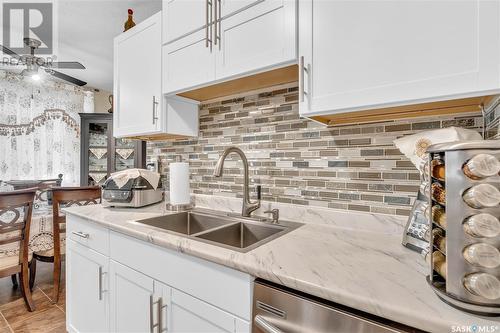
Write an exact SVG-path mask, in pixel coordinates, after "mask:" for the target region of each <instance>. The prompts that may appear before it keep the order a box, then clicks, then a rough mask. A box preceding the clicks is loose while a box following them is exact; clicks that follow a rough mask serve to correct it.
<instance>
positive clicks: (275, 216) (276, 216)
mask: <svg viewBox="0 0 500 333" xmlns="http://www.w3.org/2000/svg"><path fill="white" fill-rule="evenodd" d="M264 214H272V215H273V223H278V221H279V219H280V210H279V209H271V210H266V211H265V212H264Z"/></svg>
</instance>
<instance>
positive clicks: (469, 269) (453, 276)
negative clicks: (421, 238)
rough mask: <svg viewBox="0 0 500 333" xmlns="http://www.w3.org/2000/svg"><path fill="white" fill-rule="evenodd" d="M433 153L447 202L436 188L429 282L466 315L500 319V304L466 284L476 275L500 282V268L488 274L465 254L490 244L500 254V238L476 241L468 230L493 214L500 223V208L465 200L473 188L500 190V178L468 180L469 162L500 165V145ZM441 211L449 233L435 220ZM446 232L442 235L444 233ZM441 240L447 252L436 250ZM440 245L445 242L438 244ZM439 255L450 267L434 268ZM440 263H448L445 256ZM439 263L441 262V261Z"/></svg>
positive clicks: (442, 147)
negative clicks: (485, 158)
mask: <svg viewBox="0 0 500 333" xmlns="http://www.w3.org/2000/svg"><path fill="white" fill-rule="evenodd" d="M427 152H428V153H429V175H430V176H431V179H432V182H431V184H433V183H437V184H440V185H441V186H442V187H443V188H444V190H445V193H444V197H445V202H441V204H439V203H438V202H437V201H436V200H435V199H434V198H433V195H432V191H433V190H432V189H431V188H432V186H429V196H428V197H429V207H430V209H428V216H429V221H430V224H431V228H429V230H430V235H429V236H430V252H429V257H430V271H431V272H430V275H429V276H427V281H428V283H429V285H430V286H431V287H432V288H433V290H434V291H435V292H436V294H437V295H438V296H439V298H441V299H442V300H443V301H444V302H446V303H448V304H450V305H452V306H454V307H456V308H459V309H461V310H464V311H467V312H471V313H475V314H481V315H487V316H500V298H497V299H488V298H485V297H481V296H479V295H477V294H474V293H472V292H471V291H469V290H468V289H467V288H466V287H465V286H464V281H465V280H464V279H465V277H467V276H470V274H474V273H488V274H491V275H493V276H495V277H496V278H497V279H500V266H497V267H495V268H486V267H482V266H479V265H474V264H471V263H469V262H468V261H467V260H466V259H465V258H464V252H463V251H464V249H465V248H466V247H467V246H469V245H472V244H477V243H487V244H490V245H493V246H494V247H495V248H496V249H500V235H497V236H496V237H489V238H485V237H473V236H471V235H469V234H467V233H466V232H465V230H464V226H463V225H464V221H466V219H467V218H469V217H471V216H473V215H476V214H480V213H488V214H491V215H493V216H495V217H496V218H497V219H498V218H500V206H498V205H497V206H496V207H489V208H481V209H475V208H472V207H470V205H469V204H467V203H466V202H465V201H464V199H463V196H462V195H463V194H464V192H465V191H467V190H468V189H470V188H471V187H472V186H475V185H478V184H482V183H487V184H491V185H493V186H495V187H497V188H499V187H500V176H499V175H498V173H497V174H496V175H494V176H490V177H486V178H483V179H477V180H474V179H471V178H469V177H468V176H467V175H466V174H464V171H463V169H462V168H463V166H464V165H465V163H467V161H469V160H470V159H471V158H473V157H474V156H476V155H478V154H490V155H493V156H495V157H496V158H497V159H499V158H500V140H486V141H469V142H454V143H445V144H436V145H432V146H430V147H429V148H428V149H427ZM435 159H440V160H441V161H443V162H444V171H445V172H444V174H445V175H444V178H442V179H439V178H437V177H435V175H433V160H435ZM436 205H440V206H441V207H442V208H444V211H445V214H446V215H445V216H446V227H445V228H444V227H443V226H442V225H440V224H438V223H436V222H435V221H434V219H433V216H432V215H433V213H432V207H434V206H436ZM439 229H441V230H439ZM436 235H438V236H437V237H445V240H444V241H443V243H445V246H446V247H445V249H444V250H443V249H439V248H438V246H437V245H436V244H435V242H436V239H434V238H435V236H436ZM438 243H439V240H438ZM434 251H441V253H442V254H443V255H444V256H445V259H446V261H445V263H440V262H436V263H435V262H434V260H435V256H434ZM437 257H441V258H443V256H442V255H441V254H440V253H437ZM436 261H437V259H436ZM436 264H437V265H445V267H442V266H441V267H440V268H441V269H442V270H443V269H444V270H446V272H445V274H444V275H445V277H443V276H442V270H441V274H439V273H438V271H439V269H438V270H436V268H437V267H439V266H436Z"/></svg>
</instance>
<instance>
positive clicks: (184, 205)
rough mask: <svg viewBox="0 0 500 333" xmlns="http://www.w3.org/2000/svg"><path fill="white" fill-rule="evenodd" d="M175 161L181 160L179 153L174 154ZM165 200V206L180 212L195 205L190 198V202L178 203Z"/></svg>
mask: <svg viewBox="0 0 500 333" xmlns="http://www.w3.org/2000/svg"><path fill="white" fill-rule="evenodd" d="M175 162H183V160H182V156H181V155H177V156H175ZM165 198H166V199H167V196H165ZM165 201H166V203H165V208H166V209H167V210H169V211H172V212H182V211H187V210H191V209H193V208H194V206H195V205H194V202H193V200H191V202H190V203H188V204H178V205H172V204H171V203H170V202H168V200H165Z"/></svg>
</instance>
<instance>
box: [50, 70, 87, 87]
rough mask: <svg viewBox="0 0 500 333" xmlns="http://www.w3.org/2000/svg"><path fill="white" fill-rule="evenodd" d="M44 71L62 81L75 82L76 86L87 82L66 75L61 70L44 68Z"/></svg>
mask: <svg viewBox="0 0 500 333" xmlns="http://www.w3.org/2000/svg"><path fill="white" fill-rule="evenodd" d="M45 71H46V72H47V73H49V74H50V75H52V76H55V77H57V78H59V79H62V80H64V81H68V82H70V83H73V84H76V85H77V86H80V87H81V86H84V85H86V84H87V82H85V81H82V80H78V79H77V78H74V77H72V76H69V75H66V74H64V73H61V72H57V71H55V70H53V69H46V70H45Z"/></svg>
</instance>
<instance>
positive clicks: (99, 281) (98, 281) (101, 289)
mask: <svg viewBox="0 0 500 333" xmlns="http://www.w3.org/2000/svg"><path fill="white" fill-rule="evenodd" d="M97 274H99V279H98V280H97V289H98V291H99V297H98V298H99V300H100V301H102V293H103V292H105V291H107V290H104V289H103V288H102V276H103V275H104V274H106V273H105V272H103V271H102V266H99V269H98V273H97Z"/></svg>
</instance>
